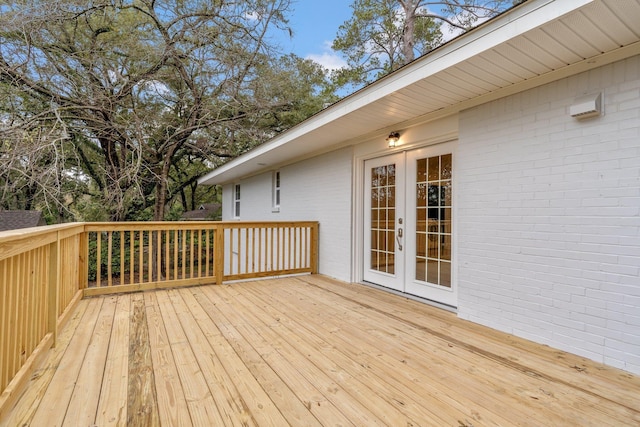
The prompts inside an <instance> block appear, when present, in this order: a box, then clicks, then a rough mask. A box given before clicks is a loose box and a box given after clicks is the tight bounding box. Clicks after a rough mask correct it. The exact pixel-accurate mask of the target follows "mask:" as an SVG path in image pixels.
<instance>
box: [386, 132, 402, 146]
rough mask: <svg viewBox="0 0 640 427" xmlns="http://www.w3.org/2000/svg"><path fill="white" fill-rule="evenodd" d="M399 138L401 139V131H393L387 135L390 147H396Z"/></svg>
mask: <svg viewBox="0 0 640 427" xmlns="http://www.w3.org/2000/svg"><path fill="white" fill-rule="evenodd" d="M399 140H400V133H398V132H391V133H390V134H389V136H388V137H387V144H389V148H393V147H395V146H396V144H397V143H398V141H399Z"/></svg>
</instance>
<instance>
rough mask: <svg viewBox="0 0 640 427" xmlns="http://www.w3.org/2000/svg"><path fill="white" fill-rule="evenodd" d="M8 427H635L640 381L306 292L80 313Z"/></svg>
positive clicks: (254, 292)
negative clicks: (382, 426) (318, 426)
mask: <svg viewBox="0 0 640 427" xmlns="http://www.w3.org/2000/svg"><path fill="white" fill-rule="evenodd" d="M2 425H3V426H4V425H7V426H12V427H13V426H26V425H29V426H83V427H84V426H99V427H103V426H111V425H120V426H125V425H127V426H137V425H141V426H142V425H144V426H156V425H158V426H160V425H161V426H173V425H184V426H191V425H194V426H195V425H197V426H223V425H225V426H226V425H229V426H235V425H259V426H284V425H292V426H317V425H343V426H347V425H355V426H372V425H391V426H455V427H461V426H467V427H471V426H474V427H478V426H487V425H501V426H511V425H530V426H589V425H593V426H598V427H600V426H607V425H611V426H624V425H640V378H638V377H636V376H633V375H630V374H628V373H625V372H623V371H619V370H616V369H612V368H608V367H605V366H602V365H599V364H596V363H593V362H589V361H587V360H585V359H582V358H579V357H577V356H572V355H569V354H566V353H563V352H560V351H557V350H553V349H550V348H548V347H545V346H540V345H537V344H533V343H531V342H528V341H525V340H521V339H518V338H514V337H512V336H509V335H506V334H502V333H498V332H496V331H493V330H490V329H487V328H484V327H481V326H478V325H475V324H472V323H469V322H465V321H461V320H459V319H457V318H456V317H455V315H453V314H451V313H448V312H445V311H442V310H439V309H436V308H433V307H430V306H427V305H425V304H421V303H418V302H415V301H411V300H408V299H406V298H402V297H398V296H394V295H391V294H389V293H386V292H381V291H378V290H375V289H371V288H368V287H365V286H360V285H349V284H345V283H341V282H337V281H334V280H331V279H328V278H326V277H323V276H315V275H314V276H300V277H296V278H286V279H272V280H264V281H256V282H246V283H238V284H234V285H222V286H202V287H192V288H181V289H174V290H164V291H149V292H144V293H135V294H125V295H116V296H103V297H95V298H89V299H85V300H83V301H81V302H80V305H79V306H78V308H77V310H76V312H75V313H74V315H73V316H72V318H71V320H70V321H69V323H68V324H67V326H66V327H65V329H64V330H62V332H61V333H60V336H59V342H58V345H57V346H56V347H55V348H54V349H52V350H50V352H49V355H48V356H47V359H46V360H45V362H44V364H43V365H42V366H41V368H40V369H39V370H37V372H36V374H35V375H34V376H33V377H32V379H31V382H30V385H29V388H28V389H27V391H26V392H25V393H24V394H23V396H22V397H21V398H20V400H19V401H18V403H17V405H16V406H15V407H14V409H13V410H12V412H10V414H9V418H8V419H5V420H3V422H2Z"/></svg>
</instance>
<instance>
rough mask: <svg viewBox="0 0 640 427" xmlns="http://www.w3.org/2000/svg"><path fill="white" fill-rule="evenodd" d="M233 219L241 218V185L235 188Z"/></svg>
mask: <svg viewBox="0 0 640 427" xmlns="http://www.w3.org/2000/svg"><path fill="white" fill-rule="evenodd" d="M233 217H234V218H240V184H236V185H234V186H233Z"/></svg>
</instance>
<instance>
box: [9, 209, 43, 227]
mask: <svg viewBox="0 0 640 427" xmlns="http://www.w3.org/2000/svg"><path fill="white" fill-rule="evenodd" d="M41 225H47V223H46V222H45V220H44V217H43V216H42V212H40V211H0V231H7V230H17V229H20V228H29V227H38V226H41Z"/></svg>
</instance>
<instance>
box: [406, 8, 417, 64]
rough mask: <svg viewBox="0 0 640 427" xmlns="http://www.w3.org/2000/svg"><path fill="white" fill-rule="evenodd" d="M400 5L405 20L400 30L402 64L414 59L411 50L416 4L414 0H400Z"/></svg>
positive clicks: (413, 42) (413, 41)
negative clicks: (402, 0) (402, 8)
mask: <svg viewBox="0 0 640 427" xmlns="http://www.w3.org/2000/svg"><path fill="white" fill-rule="evenodd" d="M402 5H403V6H404V8H405V10H404V15H405V21H404V28H403V31H402V56H404V63H403V64H402V65H404V64H408V63H409V62H411V61H413V60H414V59H415V54H414V51H413V46H414V45H415V39H414V34H413V33H414V28H415V22H416V8H417V4H416V1H415V0H407V1H406V2H402Z"/></svg>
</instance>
